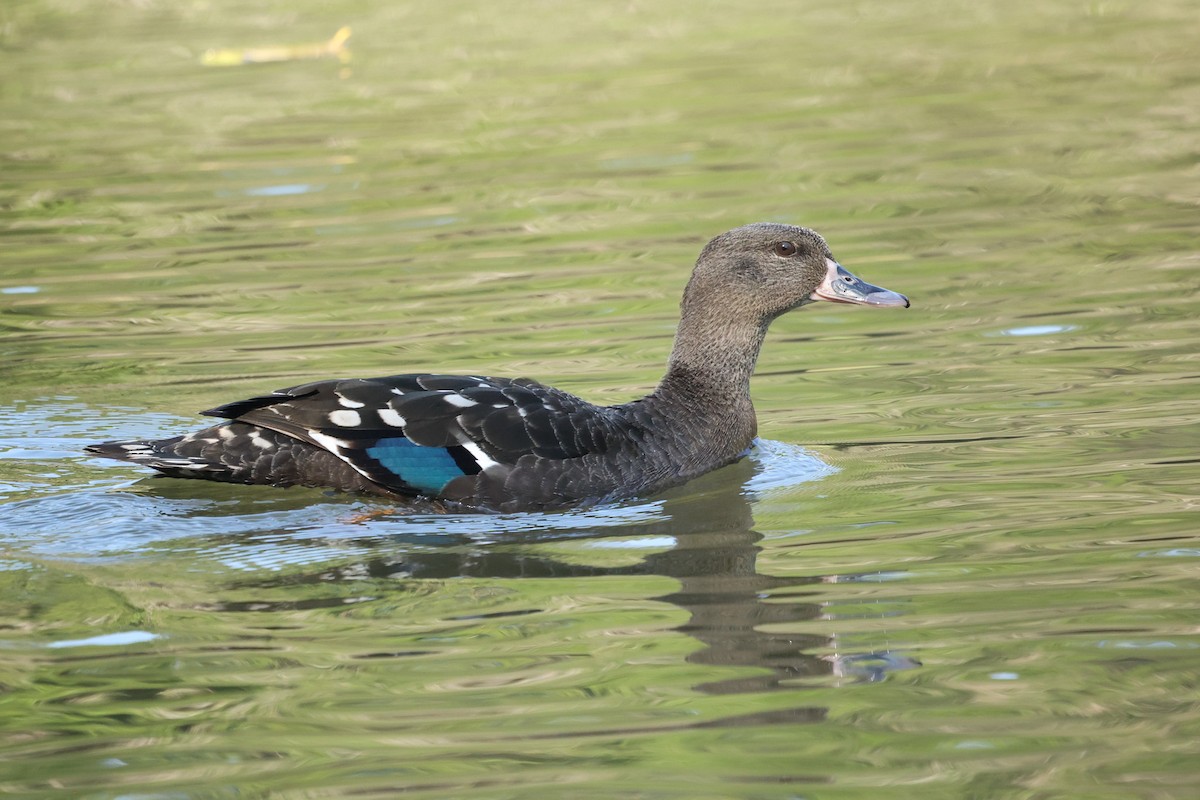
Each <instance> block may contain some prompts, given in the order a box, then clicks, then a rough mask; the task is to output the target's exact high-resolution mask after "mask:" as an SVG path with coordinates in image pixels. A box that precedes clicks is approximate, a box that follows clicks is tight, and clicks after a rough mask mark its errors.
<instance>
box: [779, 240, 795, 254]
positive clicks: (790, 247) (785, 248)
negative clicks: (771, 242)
mask: <svg viewBox="0 0 1200 800" xmlns="http://www.w3.org/2000/svg"><path fill="white" fill-rule="evenodd" d="M775 255H777V256H783V257H784V258H788V257H790V256H794V255H796V243H795V242H776V243H775Z"/></svg>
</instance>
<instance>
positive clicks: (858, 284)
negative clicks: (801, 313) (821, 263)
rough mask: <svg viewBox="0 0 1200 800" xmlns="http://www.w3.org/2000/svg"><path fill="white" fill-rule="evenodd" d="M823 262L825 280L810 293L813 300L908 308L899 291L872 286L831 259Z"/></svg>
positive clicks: (905, 298)
mask: <svg viewBox="0 0 1200 800" xmlns="http://www.w3.org/2000/svg"><path fill="white" fill-rule="evenodd" d="M825 264H826V266H827V267H828V270H827V271H826V273H825V280H823V281H821V285H820V286H818V287H817V288H816V290H815V291H814V292H813V293H812V295H811V297H812V299H813V300H828V301H829V302H831V303H855V304H857V305H860V306H877V307H879V308H908V298H907V297H905V296H904V295H902V294H900V293H899V292H893V291H889V290H887V289H882V288H880V287H878V286H872V285H871V284H869V283H867V282H866V281H864V280H862V279H860V278H856V277H855V276H854V275H853V274H852V273H851V272H850V270H848V269H846V268H845V267H843V266H842V265H841V264H839V263H837V262H836V261H834V260H832V259H826V260H825Z"/></svg>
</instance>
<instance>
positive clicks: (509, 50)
mask: <svg viewBox="0 0 1200 800" xmlns="http://www.w3.org/2000/svg"><path fill="white" fill-rule="evenodd" d="M342 25H350V26H352V28H353V29H354V36H353V38H352V39H351V41H350V45H351V49H352V52H353V58H352V60H351V61H349V62H348V63H344V64H343V63H341V62H339V61H337V60H334V59H326V60H311V61H310V60H295V61H290V62H286V63H278V64H267V65H259V66H251V67H230V68H211V67H205V66H202V64H201V56H202V54H203V53H204V51H205V50H207V49H209V48H246V47H257V46H264V45H296V44H303V43H312V42H319V41H321V40H324V39H327V38H328V37H329V36H331V35H332V34H333V33H334V31H335V30H337V29H338V28H339V27H340V26H342ZM1197 41H1200V14H1198V13H1197V8H1196V6H1195V4H1194V3H1191V2H1184V0H1163V2H1156V3H1123V2H1062V1H1060V0H1054V1H1053V2H1049V3H1043V4H1040V5H1038V6H1037V7H1033V6H1029V7H1022V6H1019V5H1014V4H1005V3H999V2H994V1H992V0H989V1H987V2H972V3H965V2H939V1H936V0H935V2H924V3H914V2H902V3H843V2H827V1H824V0H821V1H818V2H809V3H792V2H788V3H784V2H757V3H753V4H751V3H744V4H733V3H681V2H675V1H674V0H666V2H660V3H654V4H650V3H632V4H630V3H625V4H609V3H578V2H565V3H540V2H533V3H524V4H519V5H517V4H513V5H511V6H505V7H503V8H501V7H500V6H498V5H496V4H486V3H480V2H475V0H469V1H465V2H449V3H424V2H413V3H403V4H400V3H387V4H372V3H364V2H341V3H326V4H320V3H312V2H301V3H296V2H291V3H282V2H266V3H258V4H249V5H248V4H245V3H234V2H231V0H210V1H209V2H171V3H167V2H158V1H157V0H148V2H116V1H102V0H37V1H36V2H35V1H33V0H9V2H6V3H5V4H4V5H3V6H2V7H0V76H2V77H3V80H2V81H0V236H2V239H0V336H2V338H0V376H2V378H3V380H2V381H0V496H2V501H0V502H2V503H3V504H2V505H0V626H2V630H0V793H6V794H12V795H15V796H21V797H29V798H43V797H45V798H52V797H53V798H57V797H70V798H111V799H112V800H116V799H117V798H138V799H139V800H140V799H141V798H172V799H174V798H227V797H228V798H233V797H238V798H247V797H251V798H267V797H270V798H318V797H319V798H326V797H330V798H332V797H337V798H341V797H380V798H382V797H393V796H398V795H401V794H403V795H404V796H414V797H430V798H445V797H471V798H529V797H561V798H585V799H586V798H612V797H636V798H702V799H706V798H771V799H772V800H774V799H775V798H779V799H780V800H782V799H783V798H808V799H810V800H812V799H818V800H820V799H824V798H878V797H881V796H886V797H895V798H912V797H921V798H1038V799H1042V798H1046V799H1049V798H1062V797H1086V798H1114V800H1115V799H1116V798H1154V799H1155V800H1157V799H1159V798H1180V799H1181V800H1182V799H1183V798H1194V797H1196V796H1197V792H1198V791H1200V790H1198V789H1197V786H1200V767H1198V766H1197V764H1200V702H1198V699H1197V698H1198V697H1200V695H1198V694H1197V684H1198V682H1200V636H1198V635H1197V610H1196V608H1197V585H1198V584H1197V571H1198V568H1200V537H1198V536H1197V506H1198V504H1200V497H1198V495H1200V492H1198V491H1197V486H1198V484H1200V481H1198V476H1197V463H1198V461H1197V445H1198V444H1200V430H1198V428H1197V424H1196V420H1197V417H1198V414H1200V391H1198V386H1197V384H1198V383H1200V380H1198V378H1200V355H1198V354H1197V334H1198V333H1200V325H1198V324H1197V322H1196V319H1197V317H1198V315H1200V300H1198V299H1197V296H1196V285H1197V283H1196V275H1197V270H1198V269H1200V245H1198V243H1200V208H1198V206H1200V155H1198V154H1200V59H1198V57H1197V55H1196V42H1197ZM757 220H779V221H785V222H792V223H800V224H806V225H810V226H812V227H814V228H816V229H817V230H819V231H821V232H822V233H824V234H825V235H826V237H827V238H828V239H829V241H830V244H831V245H832V247H833V251H834V253H835V254H836V255H837V257H838V258H839V260H841V261H842V263H844V264H845V265H846V266H847V267H848V268H850V269H851V270H853V271H854V272H855V273H856V274H858V275H860V276H861V277H863V278H864V279H866V280H868V281H871V282H874V283H878V284H880V285H882V286H886V287H888V288H890V289H894V290H896V291H900V292H904V293H905V294H907V295H909V297H910V298H911V299H912V301H913V308H912V309H910V310H908V311H905V312H884V311H872V310H868V309H862V308H844V307H834V306H832V305H824V304H823V305H821V306H820V307H809V308H806V309H805V310H802V311H800V312H798V313H796V314H792V315H790V316H787V317H784V318H782V319H781V320H779V321H778V322H777V323H776V324H775V326H774V328H773V330H772V333H771V335H770V337H769V339H768V342H767V345H766V348H765V350H764V354H763V358H762V360H761V362H760V365H759V371H758V375H757V377H756V378H755V382H754V387H753V388H754V395H755V401H756V405H757V408H758V412H759V421H760V435H761V436H762V437H763V439H764V441H763V442H762V444H761V445H760V447H759V448H758V450H757V451H756V452H755V453H754V454H753V455H752V456H751V458H749V459H747V460H746V461H744V462H742V463H740V464H738V465H735V466H733V467H731V468H728V469H726V470H723V471H720V472H718V473H715V474H713V475H710V476H708V477H707V478H705V479H702V480H701V481H698V482H696V483H695V484H692V485H690V486H687V487H684V488H683V489H680V490H677V491H674V492H672V493H671V494H669V495H668V496H665V497H658V498H647V499H645V500H642V501H638V502H633V503H628V504H625V505H621V506H617V507H609V508H603V507H602V508H595V509H590V510H587V511H576V512H567V513H561V514H545V515H511V516H502V517H487V516H458V517H440V518H439V517H431V516H411V515H405V514H403V513H401V512H399V511H395V510H392V509H389V508H388V507H387V506H385V505H381V504H378V503H374V502H369V501H364V500H361V499H356V498H353V497H344V496H335V495H327V494H325V493H322V492H320V491H317V490H300V489H292V490H286V491H284V490H275V489H270V488H265V487H231V486H219V485H213V484H205V483H201V482H186V481H170V480H162V479H152V478H150V477H149V476H148V474H147V473H146V472H144V471H142V470H139V469H138V468H136V467H133V466H130V465H125V464H118V463H114V462H105V461H101V460H98V459H91V458H86V457H84V456H83V455H82V453H81V452H80V448H81V447H82V446H83V445H84V444H87V443H89V442H94V441H99V440H104V439H109V438H120V437H132V436H145V435H167V434H171V433H176V432H182V431H185V430H188V429H190V428H192V427H194V426H197V425H199V424H201V420H200V419H199V418H197V417H195V416H194V414H195V412H196V411H198V410H199V409H203V408H209V407H212V406H214V405H217V404H219V403H222V402H225V401H229V400H234V399H238V398H241V397H247V396H251V395H253V394H258V393H261V392H263V391H265V390H270V389H274V388H278V387H281V386H287V385H292V384H295V383H300V382H303V381H308V380H313V379H317V378H325V377H334V376H355V375H380V374H388V373H392V372H407V371H423V370H436V371H447V372H457V371H461V372H468V373H478V372H483V373H490V374H497V375H529V376H532V377H536V378H538V379H540V380H543V381H545V382H548V383H552V384H554V385H557V386H560V387H562V388H564V389H568V390H572V391H575V392H577V393H580V394H583V395H585V396H586V397H588V398H589V399H592V400H596V401H603V402H622V401H625V400H628V399H630V398H632V397H635V396H637V395H639V394H640V393H643V392H645V391H647V390H648V389H649V388H651V387H652V386H653V385H654V383H655V382H656V380H657V378H658V377H659V375H660V374H661V370H662V367H663V363H664V360H665V356H666V352H667V350H668V348H669V345H670V337H671V334H672V331H673V326H674V322H675V313H676V304H677V300H678V297H679V294H680V291H681V289H682V286H683V283H684V281H685V280H686V276H687V273H688V270H689V268H690V265H691V263H692V261H693V260H694V259H695V256H696V254H697V253H698V251H699V249H700V247H701V246H702V245H703V243H704V242H705V241H706V240H707V239H708V238H709V237H711V236H713V235H715V234H717V233H720V232H721V231H723V230H726V229H728V228H731V227H734V226H736V225H740V224H743V223H746V222H751V221H757Z"/></svg>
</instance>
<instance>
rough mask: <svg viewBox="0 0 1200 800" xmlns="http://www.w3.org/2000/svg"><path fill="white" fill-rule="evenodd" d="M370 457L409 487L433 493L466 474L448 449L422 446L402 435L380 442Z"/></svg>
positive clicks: (371, 450)
mask: <svg viewBox="0 0 1200 800" xmlns="http://www.w3.org/2000/svg"><path fill="white" fill-rule="evenodd" d="M367 455H369V456H370V457H371V458H373V459H375V460H376V461H378V462H379V463H380V464H382V465H383V466H384V467H386V468H387V470H388V471H389V472H391V473H392V474H393V475H395V476H396V477H398V478H400V480H402V481H404V482H405V483H407V484H408V485H409V486H412V487H415V488H417V489H420V490H422V491H425V492H430V493H433V494H436V493H437V492H440V491H441V490H442V487H444V486H445V485H446V484H447V483H449V482H450V481H452V480H453V479H455V478H458V477H461V476H462V474H463V471H462V468H460V467H459V466H458V464H456V463H455V462H454V458H453V456H451V455H450V453H449V452H447V451H446V450H445V448H442V447H422V446H421V445H418V444H413V443H412V442H410V441H409V440H408V439H405V438H404V437H402V436H398V437H396V438H393V439H380V440H379V441H378V442H376V443H375V445H374V446H373V447H368V448H367Z"/></svg>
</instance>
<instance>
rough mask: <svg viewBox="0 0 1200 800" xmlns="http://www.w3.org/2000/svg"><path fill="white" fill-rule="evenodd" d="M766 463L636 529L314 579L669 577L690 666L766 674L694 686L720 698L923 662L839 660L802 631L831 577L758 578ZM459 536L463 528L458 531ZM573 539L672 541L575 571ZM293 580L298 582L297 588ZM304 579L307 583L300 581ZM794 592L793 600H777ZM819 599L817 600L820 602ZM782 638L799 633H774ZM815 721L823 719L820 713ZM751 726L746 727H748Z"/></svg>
mask: <svg viewBox="0 0 1200 800" xmlns="http://www.w3.org/2000/svg"><path fill="white" fill-rule="evenodd" d="M755 469H756V466H755V462H754V461H753V460H751V459H746V460H743V461H741V462H739V463H738V464H735V465H733V466H732V467H728V468H726V469H723V470H719V471H717V472H715V473H712V474H710V475H708V476H705V477H704V478H701V479H700V480H698V481H694V482H692V483H691V484H689V485H688V486H686V487H684V488H683V489H681V490H678V491H675V492H673V493H670V494H667V495H664V496H663V497H662V498H661V499H662V505H661V511H660V513H658V514H656V515H654V516H653V517H651V518H649V519H647V518H645V517H644V516H643V517H640V518H639V517H636V516H635V517H634V518H632V519H631V521H630V522H629V523H628V524H617V525H613V524H606V525H604V526H603V527H598V528H596V529H595V530H586V529H585V530H580V529H577V528H575V529H572V530H570V531H569V532H567V533H559V534H556V533H555V532H553V531H551V532H547V531H545V530H540V531H537V532H519V531H518V532H512V531H507V532H505V533H504V534H503V536H502V537H497V538H498V539H501V540H502V541H503V546H498V545H497V546H487V545H476V546H472V547H469V548H466V549H465V550H464V548H462V547H447V548H445V549H438V548H428V547H424V548H422V549H420V550H417V549H415V548H408V547H404V548H401V549H400V550H398V551H397V550H396V549H394V548H386V547H379V546H378V545H379V540H378V539H373V542H374V545H375V546H373V547H371V550H372V551H374V552H380V551H385V550H389V549H390V551H391V552H390V554H389V555H387V556H384V555H381V556H379V557H377V558H370V559H367V560H366V561H365V562H359V563H356V564H354V565H351V566H346V567H342V568H338V569H334V570H329V569H326V570H323V571H322V572H321V573H320V574H315V575H311V576H309V577H310V578H311V579H312V580H314V581H317V580H319V581H328V580H331V579H333V580H337V579H338V578H339V574H338V573H345V575H342V576H341V577H346V578H349V577H355V578H363V577H379V578H381V577H387V576H392V577H398V576H401V575H403V576H404V577H406V578H408V579H413V580H422V579H450V578H456V577H473V578H501V579H512V578H522V579H537V578H564V577H586V576H605V575H661V576H666V577H670V578H674V579H675V580H677V581H678V582H679V588H678V590H677V591H674V592H671V593H670V594H667V595H664V596H662V597H660V598H657V599H660V600H662V601H664V602H668V603H671V604H673V605H676V606H678V607H679V608H681V609H684V610H685V611H687V612H688V613H689V615H690V618H689V620H688V621H687V622H686V623H685V624H683V625H681V626H679V628H678V629H677V630H679V631H680V632H683V633H686V634H687V635H689V636H691V637H693V638H695V639H696V640H698V641H699V642H701V643H702V644H703V645H704V647H703V648H702V649H700V650H697V651H696V652H694V653H692V654H691V655H690V656H689V657H688V661H689V662H691V663H694V664H707V665H713V666H720V667H756V668H759V669H760V670H761V672H760V673H759V674H746V673H745V671H738V672H737V673H735V676H734V677H729V678H725V679H720V680H715V681H710V682H706V683H703V684H700V685H698V686H696V687H695V688H696V689H698V690H700V691H703V692H707V693H711V694H731V693H741V692H762V691H767V690H773V689H778V688H781V687H782V686H785V685H786V686H788V687H795V686H797V685H803V684H804V679H806V678H807V679H813V678H818V677H823V676H830V675H833V676H842V677H848V678H851V679H853V680H868V681H877V680H881V679H882V678H883V677H885V676H886V674H887V673H888V672H891V671H895V670H899V669H910V668H912V667H914V666H917V665H918V662H916V661H913V660H911V659H908V658H906V657H904V656H901V655H899V654H896V653H891V652H888V651H877V652H860V653H837V654H835V655H831V652H836V651H835V648H834V642H833V640H832V639H831V638H830V637H828V636H825V635H822V634H811V633H808V634H806V633H798V632H796V631H797V628H798V627H799V623H802V622H803V621H805V620H812V619H816V618H817V617H818V616H819V615H820V614H821V613H822V607H821V605H820V604H819V603H817V602H815V601H814V602H804V601H803V600H802V599H797V598H802V597H803V590H802V589H801V590H800V591H797V590H798V589H799V587H803V586H805V585H812V584H819V583H821V582H823V581H825V580H828V578H824V577H822V576H808V577H787V578H777V577H772V576H769V575H762V574H760V573H759V572H758V570H757V560H758V554H759V552H760V551H761V548H760V547H759V541H760V540H761V539H762V536H761V535H760V534H759V533H757V532H756V531H754V530H753V517H752V515H751V503H750V501H749V499H748V498H747V495H746V490H745V488H744V487H745V486H746V485H747V482H748V481H750V479H751V478H752V477H753V476H754V473H755ZM451 527H452V526H451ZM563 535H566V536H569V537H570V538H579V537H580V536H586V537H587V538H588V540H589V541H591V540H593V539H594V540H596V541H599V540H600V539H601V538H611V537H626V538H637V539H640V540H646V539H650V540H659V539H661V540H662V541H663V542H673V543H674V545H673V546H672V547H670V549H667V550H665V551H662V552H655V553H652V554H650V555H648V556H646V557H645V558H644V559H643V560H642V561H641V562H640V563H637V564H633V565H628V566H618V567H604V566H595V565H586V564H579V563H572V562H571V561H570V560H569V559H568V557H566V556H563V555H560V554H557V553H556V554H554V555H547V554H546V552H545V548H544V547H542V546H541V545H544V544H545V543H546V542H547V540H550V541H553V540H555V539H557V538H561V536H563ZM296 580H297V576H295V575H292V576H291V577H290V578H289V582H293V583H294V582H296ZM301 580H303V579H301ZM785 588H786V590H787V591H786V595H787V598H786V601H781V600H779V599H778V598H776V599H774V600H772V599H771V598H772V594H778V592H779V590H781V589H785ZM814 594H815V592H814ZM772 628H782V629H784V630H787V631H788V632H772V630H771V629H772ZM808 711H811V712H812V713H814V714H819V713H821V712H820V710H819V709H810V710H808ZM742 722H744V720H743V721H742Z"/></svg>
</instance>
